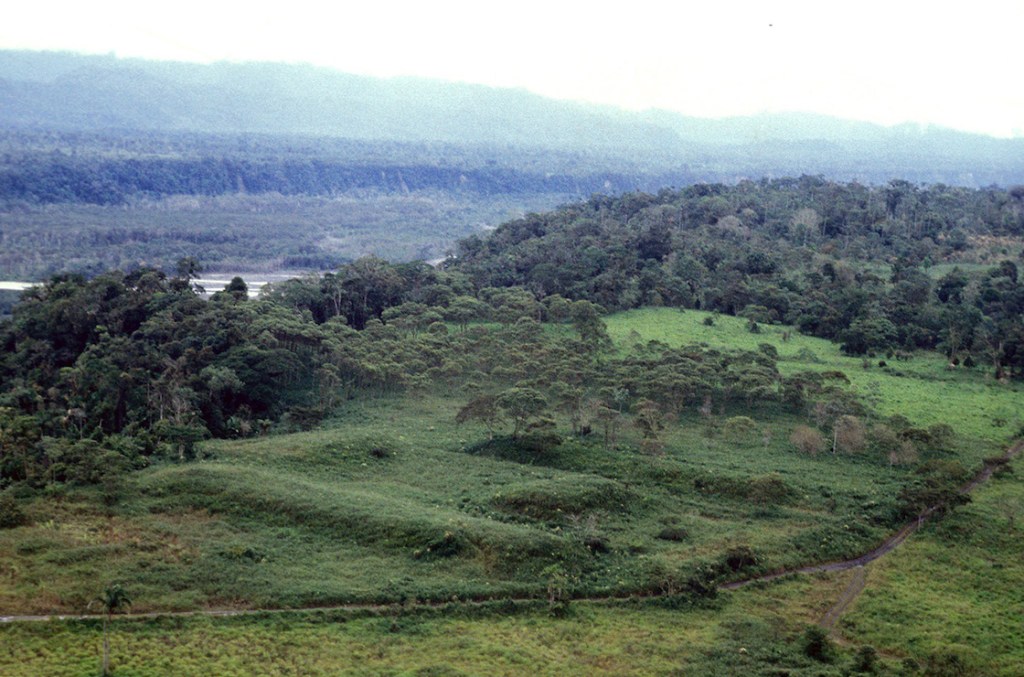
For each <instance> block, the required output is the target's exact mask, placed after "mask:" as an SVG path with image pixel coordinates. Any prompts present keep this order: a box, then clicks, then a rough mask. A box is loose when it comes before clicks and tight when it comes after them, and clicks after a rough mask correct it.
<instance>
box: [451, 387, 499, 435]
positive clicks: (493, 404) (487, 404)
mask: <svg viewBox="0 0 1024 677" xmlns="http://www.w3.org/2000/svg"><path fill="white" fill-rule="evenodd" d="M469 421H479V422H480V423H482V424H483V425H484V426H485V427H486V428H487V439H494V429H495V427H497V426H498V425H499V424H500V423H501V411H499V409H498V398H497V397H495V396H494V395H478V396H477V397H474V398H473V399H471V400H470V401H469V402H467V403H466V405H465V406H464V407H462V408H461V409H459V412H458V413H457V414H456V415H455V422H456V423H458V424H459V425H462V424H463V423H468V422H469Z"/></svg>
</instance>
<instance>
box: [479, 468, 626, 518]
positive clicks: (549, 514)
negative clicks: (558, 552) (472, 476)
mask: <svg viewBox="0 0 1024 677" xmlns="http://www.w3.org/2000/svg"><path fill="white" fill-rule="evenodd" d="M633 498H635V497H634V495H633V494H632V492H630V491H629V490H628V489H626V488H625V487H624V486H623V485H622V484H621V483H620V482H616V481H615V480H609V479H605V478H603V477H591V478H580V477H571V478H557V479H551V480H538V481H534V482H524V483H522V484H516V485H512V486H509V487H506V488H505V489H503V490H502V491H501V492H500V493H498V494H496V495H495V496H494V498H493V499H492V503H493V504H494V506H495V507H497V508H498V509H500V510H505V511H508V512H513V513H517V514H520V515H524V516H526V517H531V518H535V519H543V520H558V519H564V518H566V517H570V516H579V515H582V514H584V513H587V512H590V511H593V510H605V511H615V512H626V511H628V510H629V509H630V502H631V501H632V499H633Z"/></svg>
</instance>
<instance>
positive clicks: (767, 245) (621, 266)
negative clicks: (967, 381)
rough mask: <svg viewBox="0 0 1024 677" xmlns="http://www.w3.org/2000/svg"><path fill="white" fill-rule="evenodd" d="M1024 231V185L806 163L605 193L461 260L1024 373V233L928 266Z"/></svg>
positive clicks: (576, 289)
mask: <svg viewBox="0 0 1024 677" xmlns="http://www.w3.org/2000/svg"><path fill="white" fill-rule="evenodd" d="M1022 235H1024V188H1014V189H1010V190H1004V189H998V188H989V189H984V190H971V189H965V188H953V187H949V186H942V185H939V186H932V187H928V188H921V187H917V186H914V185H912V184H909V183H907V182H905V181H893V182H891V183H890V184H888V185H887V186H884V187H877V188H872V187H867V186H862V185H859V184H855V183H854V184H838V183H833V182H830V181H826V180H824V179H822V178H816V177H807V176H805V177H801V178H799V179H780V180H763V181H760V182H741V183H739V184H737V185H735V186H725V185H695V186H691V187H689V188H685V189H683V190H678V191H675V190H663V191H661V192H659V193H658V194H657V195H648V194H643V193H632V194H628V195H623V196H621V197H618V198H610V197H603V196H596V197H593V198H592V199H590V200H589V201H588V202H585V203H582V204H576V205H571V206H568V207H564V208H562V209H560V210H558V211H555V212H552V213H547V214H532V215H529V216H527V217H525V218H522V219H518V220H516V221H512V222H509V223H506V224H504V225H502V226H501V227H499V228H498V229H497V230H496V231H494V232H493V233H492V234H490V235H489V236H488V237H486V238H483V237H470V238H467V239H466V240H463V241H462V242H461V243H460V244H459V248H458V256H457V258H456V260H455V261H454V262H453V263H452V268H453V269H455V270H458V271H460V272H462V273H464V274H466V275H468V276H469V277H470V279H472V280H473V283H474V284H475V285H476V286H478V287H484V286H510V285H517V286H522V287H524V288H526V289H529V290H531V291H532V292H533V293H534V294H536V295H537V296H538V297H544V296H546V295H549V294H559V295H561V296H564V297H566V298H572V299H586V300H590V301H592V302H594V303H598V304H600V305H602V306H603V307H605V308H608V309H624V308H634V307H640V306H646V305H669V306H678V307H683V308H702V309H706V310H715V311H718V312H722V313H726V314H732V315H740V316H744V317H747V318H749V319H750V320H751V321H752V322H784V323H788V324H794V325H796V326H798V327H799V328H800V330H801V331H802V332H804V333H807V334H812V335H815V336H821V337H824V338H828V339H832V340H835V341H838V342H841V343H842V344H843V345H844V349H845V350H846V351H847V352H848V353H851V354H856V355H863V354H885V353H893V352H895V351H898V350H913V349H935V348H939V349H942V350H945V351H946V353H947V354H948V355H949V357H950V359H951V361H955V362H956V363H958V364H959V363H960V362H962V361H968V360H969V361H970V362H978V361H985V362H988V363H990V364H992V365H993V367H994V369H995V371H997V372H998V373H999V375H1003V374H1006V373H1011V372H1012V373H1013V374H1014V375H1021V374H1024V359H1022V353H1024V350H1022V348H1024V343H1022V340H1024V324H1022V320H1021V317H1022V315H1021V311H1022V310H1024V286H1022V285H1021V280H1020V279H1019V275H1018V270H1017V264H1016V263H1015V262H1014V261H1013V260H1012V258H1013V257H1015V256H1016V255H1018V254H1019V251H1018V249H1017V248H1019V245H1006V244H1004V246H1003V248H1002V250H1001V251H996V252H989V253H991V254H992V255H993V256H994V257H995V258H997V259H1001V260H1002V263H1001V264H1000V265H999V266H998V267H996V268H995V269H994V270H992V271H990V272H987V273H983V274H978V273H975V274H971V275H969V274H967V273H965V272H963V271H961V270H959V269H954V270H952V271H950V272H949V273H947V274H946V275H944V276H943V277H941V278H940V279H938V280H933V279H932V277H930V276H929V275H928V272H927V268H928V267H929V266H930V265H933V264H936V263H940V262H942V261H946V260H956V259H961V258H965V257H968V256H970V255H975V256H982V255H983V254H982V253H981V252H980V249H981V248H982V244H983V243H985V242H988V241H997V242H1004V243H1005V242H1019V238H1020V237H1021V236H1022ZM999 238H1003V240H1000V239H999ZM1008 247H1010V248H1008ZM1015 247H1017V248H1015ZM987 255H988V253H986V254H984V256H987Z"/></svg>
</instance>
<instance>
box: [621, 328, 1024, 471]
mask: <svg viewBox="0 0 1024 677" xmlns="http://www.w3.org/2000/svg"><path fill="white" fill-rule="evenodd" d="M709 316H711V317H714V321H715V324H714V326H712V327H707V326H705V325H704V323H703V322H704V318H706V317H709ZM607 323H608V332H609V333H610V334H611V336H612V338H613V339H614V340H615V341H616V342H628V341H630V332H631V331H636V332H637V333H639V334H640V335H641V336H642V337H643V339H644V340H659V341H664V342H665V343H668V344H670V345H684V344H690V343H701V342H706V343H708V344H710V345H712V346H731V347H734V348H742V349H746V350H756V349H757V346H758V345H759V344H761V343H769V344H771V345H773V346H775V348H776V349H777V350H778V352H779V357H780V360H781V361H780V363H779V369H780V370H781V371H782V372H783V373H784V374H787V373H793V372H798V371H805V370H812V371H826V370H840V371H842V372H843V373H845V374H846V375H847V377H849V379H850V381H851V384H852V385H853V386H854V388H855V389H856V391H857V392H858V393H859V394H860V395H861V396H862V397H864V398H866V399H867V400H868V401H869V402H871V403H872V404H873V405H874V406H875V408H876V409H877V411H878V412H879V413H880V414H882V415H892V414H902V415H903V416H906V417H907V418H909V419H910V420H911V421H914V422H915V424H917V425H922V426H927V425H931V424H933V423H948V424H950V425H952V426H953V427H954V428H955V429H956V430H957V432H959V433H960V434H961V435H963V436H965V437H969V438H972V439H973V440H976V441H978V442H982V443H983V444H982V445H979V447H978V449H977V454H975V455H974V456H973V458H974V459H975V460H980V459H981V458H982V457H984V456H985V455H991V454H992V453H995V452H997V451H998V450H1000V449H1002V447H1003V446H1004V445H1005V444H1006V442H1007V440H1008V438H1009V437H1010V436H1011V435H1012V434H1013V433H1015V432H1016V431H1017V429H1018V428H1019V427H1020V426H1021V424H1022V423H1024V391H1022V386H1021V385H1020V384H1018V383H1012V384H1004V383H998V382H996V381H994V380H993V379H992V378H990V377H988V370H987V369H985V368H981V367H978V368H974V369H964V368H960V369H947V364H946V361H945V360H944V359H942V356H941V355H937V354H933V353H919V354H917V355H915V356H914V357H913V358H912V359H910V360H908V361H899V360H895V359H886V362H887V367H885V368H880V367H879V366H878V361H879V358H877V357H876V358H872V359H870V360H869V361H868V368H866V369H865V368H864V367H863V362H864V360H862V359H861V358H855V357H847V356H845V355H843V354H842V353H840V351H839V346H838V345H836V344H834V343H831V342H829V341H826V340H824V339H818V338H814V337H810V336H803V335H801V334H798V333H797V332H795V331H793V330H792V329H791V328H790V327H784V326H772V325H760V328H761V333H759V334H752V333H750V332H749V331H747V328H746V324H747V323H746V320H742V319H740V318H736V317H728V316H720V315H714V314H712V313H705V312H701V311H695V310H688V311H685V312H680V311H678V310H672V309H667V308H645V309H641V310H633V311H629V312H625V313H619V314H616V315H613V316H611V317H609V318H607ZM786 331H789V332H790V338H789V340H788V341H784V340H783V337H782V335H783V333H784V332H786ZM811 356H813V358H814V359H809V358H810V357H811ZM1000 421H1002V422H1003V423H1000Z"/></svg>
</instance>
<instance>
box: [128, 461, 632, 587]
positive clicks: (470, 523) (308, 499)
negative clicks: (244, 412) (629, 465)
mask: <svg viewBox="0 0 1024 677" xmlns="http://www.w3.org/2000/svg"><path fill="white" fill-rule="evenodd" d="M611 484H614V483H611ZM142 491H143V492H144V493H145V495H147V496H148V497H149V498H150V499H151V500H152V503H151V506H150V509H151V510H152V511H155V512H176V511H183V510H194V509H204V510H208V511H209V512H210V513H213V514H223V515H229V516H234V517H237V518H241V519H255V520H258V521H260V522H263V523H268V524H281V525H287V526H291V527H299V528H303V529H309V530H311V531H315V532H318V533H320V534H322V535H326V536H328V537H330V538H332V539H337V540H346V541H350V542H353V543H356V544H359V545H362V546H371V547H374V548H379V549H382V550H386V551H391V552H395V551H398V552H405V553H407V554H409V555H410V556H412V557H415V558H422V559H428V560H429V559H436V558H439V557H453V556H460V557H479V558H480V559H481V560H482V561H483V562H485V564H486V566H487V568H488V569H490V570H493V571H495V572H496V573H507V572H513V571H517V570H521V569H524V568H525V569H526V570H533V569H534V568H543V566H545V565H547V564H550V563H551V562H552V561H563V560H569V559H573V558H576V557H578V556H579V555H580V554H581V551H580V547H581V546H580V545H579V544H578V543H575V542H573V541H571V540H569V539H567V538H563V537H559V536H556V535H553V534H550V533H547V532H546V531H542V530H539V529H533V528H531V527H529V526H526V525H521V524H508V523H504V522H498V521H493V520H489V519H485V518H481V517H474V516H471V515H467V514H465V513H463V512H459V511H457V510H454V509H449V508H445V507H440V506H437V505H436V503H435V501H432V500H430V499H429V497H426V496H419V495H417V492H416V490H415V489H413V488H411V487H407V486H395V485H389V484H386V483H380V484H376V485H373V486H369V485H366V484H363V483H356V482H343V483H328V482H317V481H311V480H308V479H305V478H301V477H297V476H292V475H289V474H288V473H282V472H280V471H274V472H271V471H267V470H262V469H257V468H239V467H228V466H221V465H216V464H206V465H201V466H184V467H182V466H176V467H168V468H165V469H161V470H160V471H157V472H154V473H152V474H151V475H149V476H148V477H147V478H146V480H145V482H144V483H143V486H142Z"/></svg>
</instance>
